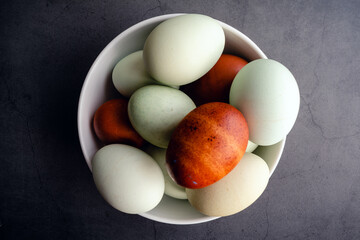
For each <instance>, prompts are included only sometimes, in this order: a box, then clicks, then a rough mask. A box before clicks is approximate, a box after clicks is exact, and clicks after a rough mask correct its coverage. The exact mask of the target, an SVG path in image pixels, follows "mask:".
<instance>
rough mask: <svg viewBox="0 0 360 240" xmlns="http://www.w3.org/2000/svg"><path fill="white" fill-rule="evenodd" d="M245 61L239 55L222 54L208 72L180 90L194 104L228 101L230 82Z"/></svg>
mask: <svg viewBox="0 0 360 240" xmlns="http://www.w3.org/2000/svg"><path fill="white" fill-rule="evenodd" d="M247 63H248V62H247V61H246V60H245V59H243V58H241V57H237V56H234V55H230V54H222V55H221V57H220V58H219V60H218V61H217V63H216V64H215V65H214V66H213V67H212V68H211V69H210V71H209V72H207V73H206V74H205V75H204V76H202V77H201V78H200V79H198V80H197V81H195V82H192V83H190V84H187V85H184V86H182V87H181V90H182V91H184V92H185V93H186V94H188V95H189V97H191V99H193V101H194V102H195V104H196V106H199V105H201V104H204V103H208V102H226V103H228V102H229V92H230V87H231V84H232V82H233V80H234V78H235V76H236V74H237V73H238V72H239V71H240V69H242V68H243V67H244V66H245V65H246V64H247Z"/></svg>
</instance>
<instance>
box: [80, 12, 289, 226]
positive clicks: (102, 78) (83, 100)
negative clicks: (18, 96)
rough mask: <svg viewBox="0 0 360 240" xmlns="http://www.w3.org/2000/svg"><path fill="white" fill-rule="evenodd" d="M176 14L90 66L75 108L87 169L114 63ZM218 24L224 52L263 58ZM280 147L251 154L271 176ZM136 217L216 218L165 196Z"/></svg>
mask: <svg viewBox="0 0 360 240" xmlns="http://www.w3.org/2000/svg"><path fill="white" fill-rule="evenodd" d="M178 15H180V14H168V15H162V16H158V17H154V18H151V19H148V20H145V21H142V22H140V23H138V24H136V25H134V26H132V27H130V28H129V29H127V30H125V31H124V32H122V33H121V34H119V35H118V36H117V37H116V38H115V39H114V40H112V41H111V42H110V43H109V44H108V45H107V46H106V47H105V49H104V50H103V51H102V52H101V53H100V55H99V56H98V57H97V58H96V60H95V62H94V63H93V65H92V66H91V68H90V70H89V72H88V74H87V76H86V79H85V82H84V85H83V87H82V90H81V95H80V100H79V106H78V132H79V138H80V144H81V148H82V152H83V154H84V157H85V160H86V163H87V164H88V166H89V168H90V170H91V159H92V157H93V155H94V154H95V152H96V151H97V150H98V149H99V148H100V147H101V144H100V142H98V140H97V138H96V136H95V134H94V131H93V128H92V118H93V115H94V113H95V111H96V110H97V108H99V107H100V105H101V104H103V103H104V102H105V101H107V100H109V99H111V98H112V97H114V96H116V94H117V93H116V90H115V87H114V86H113V84H112V80H111V73H112V70H113V68H114V66H115V64H116V63H117V62H118V61H119V60H120V59H122V58H123V57H125V56H127V55H128V54H130V53H133V52H135V51H137V50H141V49H143V45H144V43H145V40H146V38H147V36H148V34H149V33H150V32H151V30H152V29H154V27H155V26H157V25H158V24H159V23H160V22H162V21H164V20H166V19H169V18H172V17H175V16H178ZM219 23H220V24H221V26H222V27H223V29H224V32H225V39H226V44H225V50H224V52H226V53H232V54H234V55H238V56H242V57H244V58H246V59H248V60H254V59H258V58H267V57H266V56H265V54H264V53H263V52H262V51H261V50H260V48H259V47H258V46H256V44H255V43H254V42H252V41H251V40H250V39H249V38H248V37H246V36H245V35H244V34H242V33H241V32H239V31H238V30H236V29H235V28H233V27H231V26H229V25H227V24H225V23H223V22H219ZM284 145H285V139H284V140H282V141H281V142H279V143H277V144H275V145H272V146H267V147H258V148H257V149H256V150H255V151H254V153H255V154H257V155H259V156H260V157H262V158H263V159H264V160H265V161H266V162H267V164H268V165H269V168H270V173H271V174H272V173H273V171H274V170H275V168H276V166H277V164H278V162H279V160H280V157H281V154H282V151H283V148H284ZM140 215H141V216H143V217H145V218H148V219H152V220H155V221H158V222H164V223H170V224H195V223H202V222H206V221H211V220H214V219H216V218H217V217H209V216H205V215H203V214H201V213H199V212H197V211H196V210H195V209H193V208H192V207H191V205H190V204H189V202H188V201H186V200H177V199H174V198H171V197H168V196H166V195H164V198H163V199H162V201H161V202H160V204H159V205H158V206H157V207H156V208H155V209H153V210H151V211H149V212H146V213H143V214H140Z"/></svg>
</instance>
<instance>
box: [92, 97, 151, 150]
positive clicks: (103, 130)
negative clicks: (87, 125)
mask: <svg viewBox="0 0 360 240" xmlns="http://www.w3.org/2000/svg"><path fill="white" fill-rule="evenodd" d="M127 106H128V100H126V99H113V100H109V101H107V102H105V103H104V104H103V105H101V106H100V107H99V108H98V109H97V111H96V112H95V115H94V121H93V125H94V130H95V133H96V136H97V137H98V138H99V139H100V140H101V141H102V142H103V143H104V144H110V143H123V144H128V145H132V146H135V147H138V148H139V147H141V146H142V145H143V143H144V139H143V138H142V137H141V136H140V135H139V134H138V133H137V132H136V131H135V129H134V128H133V127H132V125H131V123H130V120H129V116H128V112H127Z"/></svg>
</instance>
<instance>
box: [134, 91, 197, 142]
mask: <svg viewBox="0 0 360 240" xmlns="http://www.w3.org/2000/svg"><path fill="white" fill-rule="evenodd" d="M195 107H196V106H195V104H194V102H193V101H192V100H191V98H190V97H188V96H187V95H186V94H185V93H183V92H182V91H180V90H177V89H174V88H171V87H166V86H158V85H149V86H145V87H142V88H140V89H138V90H137V91H135V92H134V94H133V95H132V96H131V98H130V100H129V104H128V114H129V119H130V122H131V124H132V125H133V127H134V128H135V130H136V131H137V132H138V133H139V134H140V135H141V136H142V137H143V138H144V139H145V140H147V141H148V142H150V143H151V144H153V145H155V146H157V147H161V148H167V146H168V144H169V141H170V138H171V134H172V132H173V131H174V129H175V128H176V126H177V125H178V124H179V123H180V121H181V120H182V119H183V118H184V117H185V116H186V115H187V114H188V113H189V112H190V111H191V110H193V109H194V108H195Z"/></svg>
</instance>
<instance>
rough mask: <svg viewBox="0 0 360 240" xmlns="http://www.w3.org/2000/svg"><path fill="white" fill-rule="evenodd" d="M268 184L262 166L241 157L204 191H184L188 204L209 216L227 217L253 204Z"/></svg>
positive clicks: (251, 158) (249, 155)
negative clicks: (229, 170)
mask: <svg viewBox="0 0 360 240" xmlns="http://www.w3.org/2000/svg"><path fill="white" fill-rule="evenodd" d="M268 181H269V168H268V166H267V164H266V162H265V161H264V160H263V159H261V158H260V157H259V156H257V155H255V154H252V153H245V154H244V156H243V157H242V159H241V160H240V162H239V163H238V165H237V166H236V167H235V168H234V169H233V170H232V171H231V172H230V173H229V174H228V175H226V176H225V177H223V178H222V179H220V180H219V181H217V182H215V183H214V184H211V185H210V186H208V187H204V188H199V189H188V188H187V189H186V194H187V196H188V199H189V202H190V204H191V205H192V206H193V207H194V208H196V209H197V210H198V211H200V212H201V213H203V214H205V215H209V216H228V215H232V214H235V213H238V212H240V211H242V210H244V209H245V208H247V207H249V206H250V205H251V204H253V203H254V202H255V201H256V200H257V199H258V198H259V197H260V196H261V194H262V193H263V192H264V190H265V188H266V186H267V184H268Z"/></svg>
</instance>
